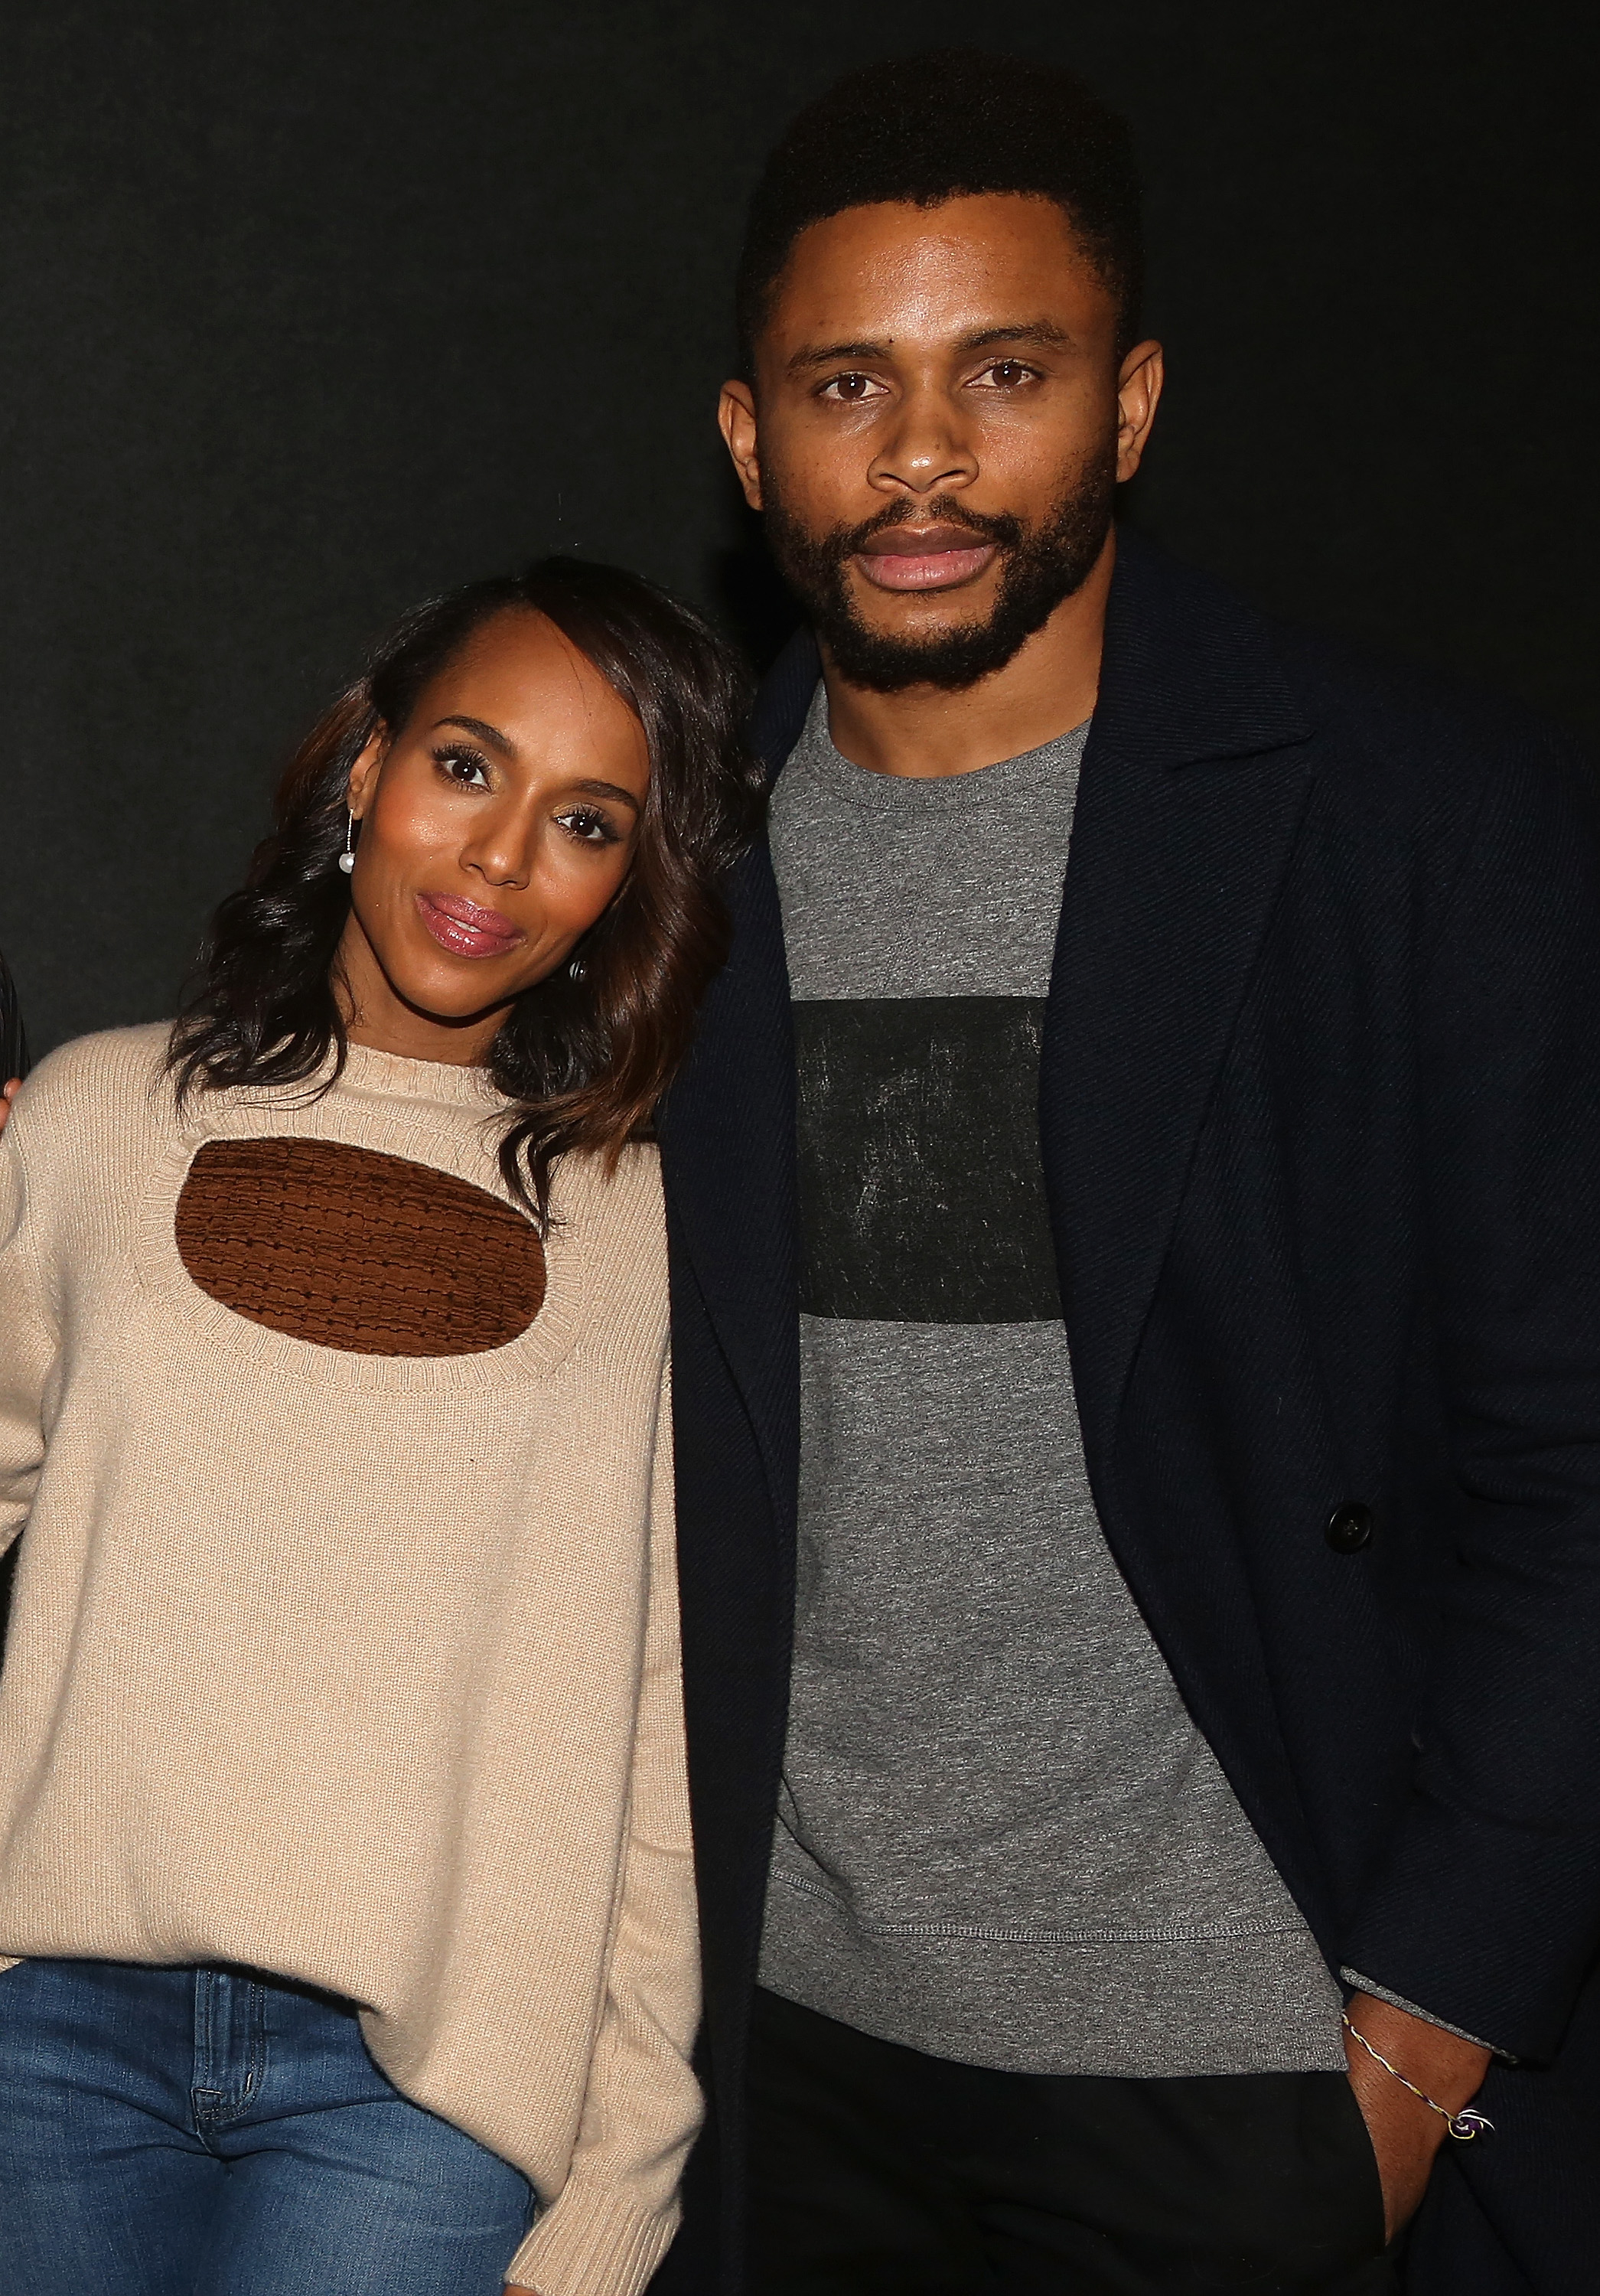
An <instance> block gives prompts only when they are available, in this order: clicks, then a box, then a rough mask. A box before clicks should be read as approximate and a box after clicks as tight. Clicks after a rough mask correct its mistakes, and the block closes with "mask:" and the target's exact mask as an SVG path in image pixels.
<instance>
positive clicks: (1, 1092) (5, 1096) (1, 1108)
mask: <svg viewBox="0 0 1600 2296" xmlns="http://www.w3.org/2000/svg"><path fill="white" fill-rule="evenodd" d="M21 1082H22V1079H21V1077H12V1078H11V1080H10V1082H9V1083H8V1084H6V1085H4V1086H3V1087H0V1132H4V1129H5V1119H6V1118H7V1117H8V1116H9V1115H10V1114H11V1104H12V1101H13V1100H15V1098H16V1096H17V1092H18V1088H19V1087H20V1086H21Z"/></svg>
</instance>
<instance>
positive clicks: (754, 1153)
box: [660, 634, 818, 1531]
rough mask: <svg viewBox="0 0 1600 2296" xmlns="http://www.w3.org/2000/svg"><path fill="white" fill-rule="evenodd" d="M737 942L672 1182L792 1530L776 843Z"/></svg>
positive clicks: (717, 998) (688, 1089)
mask: <svg viewBox="0 0 1600 2296" xmlns="http://www.w3.org/2000/svg"><path fill="white" fill-rule="evenodd" d="M817 675H818V662H817V657H816V648H815V646H814V645H813V644H812V643H811V641H810V639H809V637H808V636H807V635H804V634H802V635H801V636H800V638H798V639H797V640H796V641H794V642H793V643H792V644H791V645H790V646H789V647H788V648H787V649H786V651H785V652H784V654H783V655H782V656H781V657H780V659H779V661H778V662H777V664H776V665H775V668H774V670H773V672H772V674H771V676H769V678H768V679H767V684H766V685H765V686H764V687H763V689H762V694H761V700H760V703H759V707H758V710H757V716H756V721H755V726H754V734H755V740H756V744H757V747H758V748H759V750H760V751H761V753H762V755H763V756H764V758H766V760H767V768H768V772H769V774H774V775H775V774H776V773H777V772H778V771H779V770H780V769H781V767H782V766H783V764H784V759H785V758H787V757H788V755H789V752H790V750H792V748H793V747H794V744H795V742H797V741H798V740H799V739H800V729H801V727H802V726H803V725H804V723H805V717H806V711H807V709H808V706H809V703H810V700H811V694H812V692H813V690H814V688H815V686H816V678H817ZM728 906H729V908H730V909H731V911H732V914H733V924H734V937H733V944H732V947H731V949H730V952H729V955H728V961H727V963H726V965H725V966H724V967H723V969H722V971H721V972H719V973H718V976H717V978H716V980H714V981H713V982H712V984H711V986H710V989H709V990H708V991H707V994H706V998H705V1003H704V1005H703V1006H702V1013H701V1021H700V1027H699V1029H698V1031H697V1034H696V1037H695V1042H694V1047H693V1052H692V1053H691V1054H690V1057H689V1059H688V1061H687V1062H686V1063H685V1067H684V1070H683V1071H682V1073H681V1075H680V1076H679V1078H677V1082H676V1083H675V1084H674V1086H673V1087H672V1090H671V1092H670V1093H669V1095H668V1097H667V1100H666V1102H665V1103H664V1104H663V1106H662V1109H661V1120H660V1136H661V1163H662V1173H663V1177H664V1180H665V1183H666V1189H667V1206H668V1217H669V1224H670V1226H671V1229H672V1231H673V1238H674V1242H675V1244H676V1245H677V1248H678V1249H679V1250H680V1251H682V1252H683V1253H684V1254H685V1255H686V1257H687V1259H688V1262H689V1265H690V1267H692V1268H693V1275H694V1279H695V1281H696V1283H698V1284H699V1286H700V1290H701V1293H702V1297H703V1299H704V1300H705V1303H706V1310H707V1313H708V1314H709V1315H710V1319H711V1323H712V1325H713V1328H714V1329H715V1331H716V1333H717V1337H718V1343H719V1345H720V1346H721V1348H722V1350H723V1353H724V1355H725V1356H726V1358H727V1363H728V1367H729V1370H730V1371H731V1372H732V1374H733V1377H734V1383H735V1385H736V1386H737V1387H738V1390H739V1392H740V1394H741V1396H742V1397H743V1401H744V1406H745V1409H746V1410H747V1411H748V1412H749V1414H750V1417H751V1424H752V1426H753V1427H754V1429H755V1433H756V1439H757V1442H758V1444H759V1447H760V1451H761V1456H762V1460H763V1463H764V1464H765V1467H766V1471H767V1481H768V1485H769V1488H770V1489H771V1493H772V1499H773V1507H774V1513H775V1518H776V1521H777V1523H778V1526H779V1529H780V1531H792V1529H793V1521H794V1506H795V1491H796V1486H797V1482H798V1479H799V1465H800V1333H799V1318H798V1290H797V1282H796V1253H797V1245H796V1226H797V1219H798V1210H797V1185H796V1177H795V1136H794V1125H795V1111H794V1093H795V1085H794V1039H793V1029H792V1021H791V1017H790V1009H789V971H788V965H787V964H786V961H785V959H784V927H783V918H782V914H781V913H780V910H779V907H778V893H777V885H776V881H775V879H774V876H773V873H772V862H771V859H770V857H769V856H768V853H767V844H766V840H765V839H763V840H761V842H760V843H759V844H758V845H757V846H756V847H755V848H754V849H752V850H751V852H750V853H748V854H747V855H746V856H745V857H744V859H743V861H742V862H741V863H740V865H739V866H738V868H737V869H736V870H735V871H734V876H733V879H732V881H731V883H730V885H729V888H728Z"/></svg>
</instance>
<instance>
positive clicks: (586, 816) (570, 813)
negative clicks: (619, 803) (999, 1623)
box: [555, 805, 617, 845]
mask: <svg viewBox="0 0 1600 2296" xmlns="http://www.w3.org/2000/svg"><path fill="white" fill-rule="evenodd" d="M555 817H556V819H557V821H559V822H560V824H561V825H562V828H563V829H564V830H565V831H566V832H567V834H568V836H569V837H575V838H576V839H577V840H578V843H579V844H580V845H615V843H616V842H617V832H616V830H615V829H614V828H613V827H612V825H611V821H610V820H609V818H608V817H607V816H606V815H604V814H603V813H600V812H597V811H596V810H595V808H594V807H593V806H590V805H576V806H572V807H570V808H569V809H568V810H567V811H566V812H565V813H558V814H557V815H556V816H555Z"/></svg>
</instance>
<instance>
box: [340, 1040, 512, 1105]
mask: <svg viewBox="0 0 1600 2296" xmlns="http://www.w3.org/2000/svg"><path fill="white" fill-rule="evenodd" d="M334 1090H335V1091H341V1090H342V1091H353V1092H359V1093H370V1094H371V1095H373V1098H374V1099H378V1100H412V1101H416V1100H431V1101H443V1102H445V1103H447V1105H449V1106H450V1107H453V1108H478V1109H481V1110H483V1111H484V1112H485V1113H486V1114H487V1113H489V1112H491V1111H494V1110H495V1109H497V1108H503V1107H504V1106H505V1095H503V1094H502V1093H500V1092H499V1091H497V1090H496V1087H495V1085H494V1083H493V1082H492V1080H491V1078H490V1076H489V1071H488V1069H486V1068H467V1067H464V1066H462V1065H461V1064H460V1063H459V1062H455V1061H419V1060H412V1059H410V1058H409V1057H408V1056H407V1055H406V1054H403V1053H380V1052H377V1051H375V1050H374V1049H373V1046H370V1045H351V1046H349V1047H348V1049H347V1053H346V1056H345V1064H344V1072H343V1074H342V1075H341V1078H339V1082H338V1084H337V1085H336V1086H335V1087H334Z"/></svg>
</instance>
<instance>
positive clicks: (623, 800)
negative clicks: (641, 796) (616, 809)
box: [578, 782, 643, 813]
mask: <svg viewBox="0 0 1600 2296" xmlns="http://www.w3.org/2000/svg"><path fill="white" fill-rule="evenodd" d="M578 788H579V789H580V790H581V791H583V793H584V795H585V796H586V797H614V798H615V799H616V800H617V802H618V804H619V805H631V806H632V808H633V809H634V811H635V812H636V813H638V812H641V811H642V810H643V808H641V806H640V804H639V800H638V799H637V798H636V796H635V795H634V793H633V791H632V790H625V789H619V788H618V786H617V784H616V783H615V782H579V783H578Z"/></svg>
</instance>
